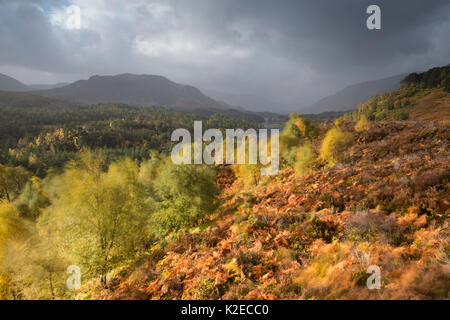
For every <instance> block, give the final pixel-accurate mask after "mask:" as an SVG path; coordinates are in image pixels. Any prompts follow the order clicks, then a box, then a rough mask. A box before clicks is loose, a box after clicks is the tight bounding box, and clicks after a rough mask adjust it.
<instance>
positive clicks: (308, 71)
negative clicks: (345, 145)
mask: <svg viewBox="0 0 450 320" xmlns="http://www.w3.org/2000/svg"><path fill="white" fill-rule="evenodd" d="M373 4H375V5H378V6H379V7H380V8H381V30H369V29H368V28H367V27H366V20H367V18H368V17H369V14H367V13H366V9H367V7H368V6H369V5H373ZM74 5H75V6H77V7H78V8H79V9H80V11H79V13H80V15H79V16H80V20H79V22H80V23H78V20H76V19H75V20H74V19H73V17H74V14H73V12H74V10H73V8H74V7H71V6H74ZM70 8H72V9H70ZM74 21H75V22H74ZM449 35H450V1H448V0H432V1H429V0H407V1H406V0H405V1H400V0H397V1H392V0H385V1H381V0H378V1H377V0H340V1H336V0H311V1H302V0H276V1H275V0H270V1H269V0H156V1H151V0H147V1H145V0H70V1H69V0H62V1H56V0H14V1H12V0H0V73H3V74H7V75H9V76H12V77H14V78H16V79H18V80H19V81H22V82H24V83H26V84H45V83H58V82H72V81H76V80H79V79H87V78H89V77H90V76H92V75H114V74H120V73H137V74H158V75H163V76H165V77H167V78H169V79H171V80H172V81H175V82H178V83H183V84H189V85H193V86H196V87H198V88H199V89H201V90H205V92H207V93H210V92H214V93H217V95H221V94H223V96H227V95H228V96H233V97H235V98H236V99H238V100H239V98H240V97H241V98H242V101H252V102H248V103H249V104H252V105H251V106H244V107H248V108H249V109H258V110H261V111H275V112H288V111H294V110H297V111H301V110H302V108H306V107H308V106H309V105H311V104H312V103H314V102H316V101H317V100H319V99H321V98H323V97H325V96H327V95H330V94H333V93H335V92H337V91H339V90H341V89H342V88H344V87H346V86H347V85H351V84H355V83H359V82H363V81H368V80H374V79H381V78H385V77H389V76H393V75H398V74H403V73H408V72H413V71H425V70H427V69H429V68H431V67H434V66H442V65H447V64H449V63H450V41H449V39H450V36H449ZM249 97H251V99H250V98H249ZM245 99H247V100H245ZM249 99H250V100H249Z"/></svg>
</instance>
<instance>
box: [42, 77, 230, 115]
mask: <svg viewBox="0 0 450 320" xmlns="http://www.w3.org/2000/svg"><path fill="white" fill-rule="evenodd" d="M35 93H37V94H39V95H43V96H47V97H54V98H59V99H64V100H68V101H73V102H79V103H86V104H93V103H125V104H130V105H136V106H165V107H171V108H180V109H185V110H195V109H211V108H214V109H222V108H223V105H222V104H221V103H219V102H217V101H215V100H213V99H211V98H209V97H207V96H205V95H204V94H203V93H201V92H200V90H198V89H197V88H194V87H192V86H186V85H181V84H178V83H175V82H172V81H170V80H168V79H167V78H165V77H162V76H155V75H134V74H121V75H116V76H93V77H91V78H89V79H88V80H80V81H77V82H74V83H72V84H69V85H67V86H63V87H60V88H55V89H51V90H42V91H36V92H35Z"/></svg>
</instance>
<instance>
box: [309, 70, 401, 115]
mask: <svg viewBox="0 0 450 320" xmlns="http://www.w3.org/2000/svg"><path fill="white" fill-rule="evenodd" d="M406 75H407V74H401V75H397V76H394V77H389V78H384V79H380V80H372V81H367V82H363V83H358V84H354V85H351V86H348V87H346V88H345V89H343V90H342V91H339V92H338V93H336V94H333V95H331V96H328V97H325V98H323V99H321V100H319V101H317V102H316V103H315V104H313V105H312V106H311V107H310V108H309V109H307V111H308V112H311V113H321V112H326V111H348V110H353V109H356V108H357V107H358V104H360V103H363V102H365V101H367V100H368V99H369V98H370V97H372V96H373V95H375V94H378V93H383V92H386V93H390V92H393V91H395V90H398V89H400V87H401V83H400V82H401V81H402V80H403V78H405V76H406Z"/></svg>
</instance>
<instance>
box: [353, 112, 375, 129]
mask: <svg viewBox="0 0 450 320" xmlns="http://www.w3.org/2000/svg"><path fill="white" fill-rule="evenodd" d="M370 127H371V125H370V121H369V120H367V118H366V116H365V115H362V116H361V118H360V119H359V121H358V123H357V124H356V125H355V131H356V132H363V131H368V130H370Z"/></svg>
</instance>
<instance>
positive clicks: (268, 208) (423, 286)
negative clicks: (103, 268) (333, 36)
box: [86, 122, 450, 299]
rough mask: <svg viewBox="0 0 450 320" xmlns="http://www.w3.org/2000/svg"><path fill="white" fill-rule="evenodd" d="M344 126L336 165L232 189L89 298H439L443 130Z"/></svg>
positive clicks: (449, 274)
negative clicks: (199, 220) (200, 219)
mask: <svg viewBox="0 0 450 320" xmlns="http://www.w3.org/2000/svg"><path fill="white" fill-rule="evenodd" d="M353 127H354V122H344V123H342V124H341V128H342V129H343V130H345V131H346V132H351V133H352V134H353V135H354V143H353V145H352V146H351V147H350V148H349V149H348V150H347V151H346V152H345V153H346V158H347V159H348V162H346V163H345V164H340V165H338V166H336V167H334V168H323V167H320V166H318V167H316V169H315V171H314V172H313V173H311V174H309V175H308V176H305V177H302V178H296V177H295V175H294V173H293V171H292V170H291V169H289V168H288V169H285V170H283V171H282V172H280V174H279V175H278V176H276V177H272V178H269V179H267V181H265V182H264V183H260V184H259V185H257V186H254V187H251V188H246V187H244V186H243V185H242V184H241V183H240V182H239V180H234V183H233V184H232V185H231V186H229V187H227V188H225V190H224V191H223V194H222V201H223V202H222V205H221V207H220V209H219V210H218V212H217V213H216V214H215V215H212V216H211V221H210V223H208V224H206V226H205V227H204V228H197V229H195V230H191V231H186V232H185V233H180V234H178V235H177V236H176V237H175V239H174V240H170V241H169V243H168V244H167V245H166V246H165V247H161V246H157V247H154V248H153V249H152V251H151V252H150V253H149V256H148V258H147V260H146V262H145V263H143V264H142V265H141V266H140V267H138V268H137V269H131V270H128V273H127V274H128V275H122V276H118V275H117V276H115V277H113V278H111V286H110V288H109V289H105V290H100V291H97V296H98V297H100V298H109V299H299V298H300V299H430V298H431V299H443V298H444V299H445V298H447V297H448V293H449V292H448V289H449V288H450V267H449V260H448V259H449V255H450V248H449V246H448V240H449V233H448V223H449V222H450V221H449V212H450V204H449V202H448V192H449V187H450V186H449V184H448V181H449V178H450V167H449V159H448V153H447V150H448V148H449V147H450V145H449V140H448V137H449V133H450V131H449V130H450V129H449V128H448V127H445V126H439V125H434V124H430V123H429V122H423V123H414V122H391V123H388V122H384V123H374V124H372V127H371V129H370V130H368V131H365V132H355V131H354V129H353ZM321 138H322V137H319V140H320V139H321ZM319 140H317V141H314V145H316V147H318V145H319ZM424 146H426V147H424ZM417 168H420V171H418V170H417ZM223 170H225V172H226V171H227V168H224V169H223ZM220 176H221V178H222V179H224V177H225V180H226V179H229V180H231V181H233V179H234V178H233V174H232V173H231V172H228V174H224V173H222V174H221V175H220ZM226 177H228V178H226ZM369 265H377V266H379V267H380V268H381V270H382V271H381V286H382V287H381V290H368V288H367V287H366V281H367V278H368V274H367V273H366V269H367V267H368V266H369ZM125 273H126V272H125ZM86 288H88V287H86ZM89 288H90V289H92V286H91V287H89Z"/></svg>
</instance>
